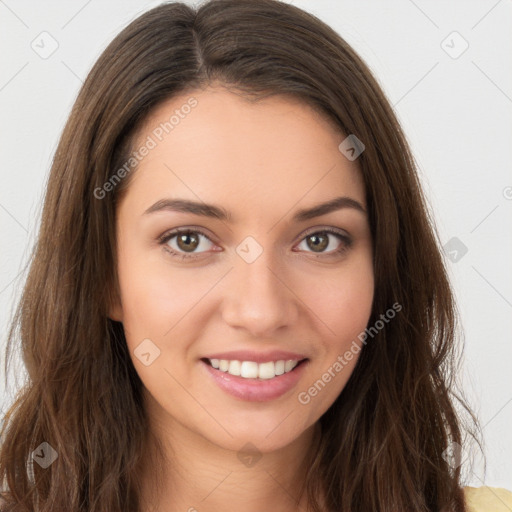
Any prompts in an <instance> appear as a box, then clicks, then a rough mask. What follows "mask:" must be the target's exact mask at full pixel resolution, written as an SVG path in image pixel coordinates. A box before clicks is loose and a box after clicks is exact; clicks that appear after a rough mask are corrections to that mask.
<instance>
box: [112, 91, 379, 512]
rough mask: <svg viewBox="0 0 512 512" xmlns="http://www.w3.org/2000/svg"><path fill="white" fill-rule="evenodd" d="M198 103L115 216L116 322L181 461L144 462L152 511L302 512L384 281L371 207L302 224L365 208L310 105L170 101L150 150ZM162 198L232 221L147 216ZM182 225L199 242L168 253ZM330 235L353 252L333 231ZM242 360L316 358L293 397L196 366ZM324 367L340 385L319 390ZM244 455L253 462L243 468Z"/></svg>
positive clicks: (171, 450)
mask: <svg viewBox="0 0 512 512" xmlns="http://www.w3.org/2000/svg"><path fill="white" fill-rule="evenodd" d="M191 96H193V97H194V98H195V99H196V100H197V106H195V107H194V108H193V109H191V111H190V112H189V113H188V114H187V115H186V116H184V117H183V118H180V121H179V124H177V125H176V126H174V128H173V130H172V131H170V132H169V133H168V134H165V136H164V137H163V138H162V140H161V141H157V142H158V143H157V144H156V147H154V148H152V149H151V150H150V151H149V153H148V154H147V156H145V157H144V159H143V160H142V161H141V162H140V163H139V166H138V168H137V170H136V171H134V175H133V178H134V179H133V181H132V182H131V183H130V186H129V188H128V190H127V193H126V196H125V197H124V198H123V200H122V201H121V203H120V204H119V206H118V212H117V213H118V215H117V221H116V222H117V244H118V272H119V283H120V290H121V296H120V301H119V303H118V304H117V305H115V306H114V307H113V308H112V310H111V311H110V317H111V318H113V319H115V320H118V321H120V322H122V323H123V325H124V329H125V333H126V339H127V344H128V348H129V350H130V354H131V357H132V360H133V363H134V366H135V368H136V370H137V372H138V374H139V376H140V378H141V380H142V382H143V384H144V388H145V404H146V411H147V414H148V417H149V420H150V424H151V433H152V434H153V435H154V436H155V437H156V438H158V439H159V440H160V441H161V442H162V444H163V446H164V450H165V457H166V460H168V461H170V463H167V464H165V465H164V466H162V467H154V466H152V464H151V463H150V462H149V451H148V454H147V457H146V458H147V460H148V462H147V464H146V465H145V469H144V471H142V472H141V482H142V483H143V489H144V493H143V498H144V500H145V503H146V504H145V505H144V506H145V508H144V511H145V512H149V511H153V512H175V511H183V512H184V511H189V512H193V511H194V510H197V511H198V512H203V511H217V510H219V511H220V510H222V511H224V512H230V511H240V510H244V511H245V512H256V511H258V512H259V511H261V510H280V511H285V512H286V511H290V512H291V511H296V510H297V505H296V504H295V502H294V500H295V499H296V498H297V497H298V496H299V493H300V488H301V485H300V483H301V479H302V477H303V475H304V472H305V470H306V469H307V468H306V467H305V464H304V456H305V454H306V452H307V450H308V448H309V447H310V446H311V443H312V441H313V438H314V434H315V429H316V426H317V422H318V419H319V418H320V416H321V415H322V414H323V413H324V412H325V411H326V410H327V409H328V408H329V407H330V406H331V405H332V403H333V402H334V400H335V399H336V397H337V396H338V395H339V393H340V392H341V391H342V389H343V388H344V386H345V384H346V382H347V380H348V378H349V377H350V374H351V373H352V370H353V368H354V366H355V364H356V361H357V359H358V355H359V353H354V355H353V357H352V358H351V360H349V361H345V364H344V365H343V368H342V369H341V370H340V371H337V372H336V373H335V374H334V376H333V373H332V367H333V363H335V362H336V361H337V360H338V356H340V355H343V354H344V353H346V351H347V350H349V349H351V347H354V346H355V345H354V344H353V342H354V340H355V341H357V336H358V335H359V334H360V333H361V332H362V331H364V329H365V327H366V326H367V323H368V320H369V317H370V312H371V305H372V300H373V288H374V276H373V269H372V241H371V234H370V227H369V223H368V219H367V215H366V212H365V211H361V210H359V209H358V208H355V207H351V206H346V207H343V208H340V209H337V210H335V211H331V212H330V213H326V214H324V215H321V216H318V217H314V218H311V219H309V220H302V221H295V220H293V216H294V214H295V213H296V212H297V211H298V210H301V209H304V208H311V207H312V206H315V205H318V204H320V203H325V202H328V201H330V200H332V199H334V198H336V197H340V196H345V197H348V198H351V199H352V200H353V201H357V202H358V203H359V204H360V205H361V206H362V208H363V210H366V204H365V190H364V185H363V181H362V178H361V175H360V171H359V168H358V165H357V160H356V161H353V162H352V161H350V160H348V159H347V158H345V156H344V155H343V154H342V153H341V152H340V151H339V149H338V145H339V144H340V143H341V142H342V141H343V139H344V138H345V137H346V135H344V134H342V133H340V132H339V131H338V130H336V129H335V127H334V126H333V125H332V123H330V122H329V121H328V120H326V119H325V118H324V117H323V116H321V115H319V114H318V113H316V112H315V111H313V110H312V109H311V108H310V107H308V106H307V105H305V104H303V103H301V102H298V101H296V100H293V99H289V98H286V97H283V96H275V97H273V98H268V99H265V100H263V101H260V102H258V103H253V104H251V103H249V102H247V101H246V100H244V99H243V98H242V97H240V96H238V95H235V94H233V93H230V92H228V91H227V90H225V89H223V88H222V87H220V86H219V87H210V88H208V89H205V90H201V91H194V92H192V93H188V94H183V95H181V96H177V97H174V98H172V99H171V100H169V101H167V102H166V103H164V104H162V105H160V106H159V107H158V108H157V109H156V110H154V111H153V112H152V113H151V114H150V116H149V118H148V119H147V121H146V123H145V124H144V126H143V127H142V128H141V129H140V130H139V133H138V138H137V142H136V144H135V147H137V148H138V147H140V146H141V145H143V144H144V141H147V137H148V136H152V137H153V138H154V139H155V137H154V135H152V133H154V132H153V130H154V129H155V128H156V127H158V126H159V124H160V123H161V122H164V121H167V120H169V118H170V116H171V115H172V114H173V112H174V111H175V110H176V109H179V108H180V107H181V106H182V105H183V104H184V103H186V102H187V100H188V99H189V98H190V97H191ZM155 140H156V139H155ZM165 198H172V199H176V198H182V199H189V200H192V201H198V202H200V203H203V202H204V203H208V204H210V203H213V204H215V205H218V206H221V207H222V208H224V209H225V210H227V211H229V212H230V213H231V216H232V220H231V221H229V220H220V219H216V218H210V217H203V216H200V215H197V214H192V213H184V212H176V211H170V210H165V209H164V210H159V211H155V212H152V213H144V212H145V211H146V210H147V209H148V208H150V207H151V206H152V205H153V204H155V203H156V202H157V201H159V200H161V199H165ZM175 228H190V229H191V230H192V231H193V230H195V229H198V230H200V232H199V233H198V232H197V231H196V232H195V234H192V236H193V237H195V238H193V239H192V240H190V239H189V240H188V244H189V245H186V243H179V242H178V239H179V237H178V236H174V238H171V239H169V240H168V241H166V242H164V243H162V244H159V238H161V236H162V235H164V234H166V233H168V232H169V231H171V230H173V229H175ZM328 228H333V229H335V230H336V229H337V230H339V232H340V233H342V234H343V235H344V236H348V237H349V240H350V241H351V242H347V241H346V239H344V238H338V236H337V235H336V234H331V233H327V234H326V233H325V231H324V232H323V233H324V234H322V230H325V229H328ZM202 233H204V235H205V236H203V234H202ZM246 237H252V239H250V243H251V244H253V245H250V246H244V244H242V247H245V248H249V250H250V251H255V250H256V248H258V247H259V248H260V249H261V251H262V252H261V254H260V255H259V256H258V257H257V258H256V259H255V260H254V261H252V262H251V263H248V262H247V260H246V259H244V258H243V257H242V256H241V255H240V254H243V253H241V252H240V253H238V252H237V247H239V246H240V244H241V243H242V242H244V240H245V239H246ZM318 237H321V238H318ZM254 241H255V242H254ZM191 242H194V243H195V245H194V244H193V243H191ZM245 242H247V241H246V240H245ZM166 248H167V249H169V250H171V251H175V252H176V253H179V254H186V255H189V256H191V257H190V258H188V259H185V260H182V259H180V258H179V256H176V255H174V256H173V255H172V254H171V253H170V252H168V251H167V250H166ZM338 249H340V251H338ZM194 256H196V258H195V259H194ZM145 339H149V340H151V343H152V344H154V346H156V347H158V350H159V351H160V354H159V356H158V357H157V358H156V359H154V361H152V362H151V364H149V365H147V366H146V365H145V364H143V363H142V362H141V360H140V359H139V357H137V356H136V355H135V353H134V351H135V350H136V349H137V347H138V346H139V345H140V344H141V342H142V341H143V340H145ZM360 345H361V344H360V343H359V346H360ZM152 346H153V345H151V347H152ZM151 350H153V349H151ZM233 350H251V351H256V352H268V351H271V350H286V351H291V352H294V353H299V354H302V355H304V356H305V357H306V358H307V361H306V363H305V366H304V368H303V369H302V373H301V377H300V379H299V380H298V382H297V383H296V384H295V385H294V387H293V388H292V389H290V390H288V391H287V392H285V393H284V394H283V395H281V396H279V397H278V398H275V399H271V400H266V401H254V400H244V399H240V398H236V397H233V396H231V395H230V394H228V393H226V392H225V391H224V390H223V389H221V388H220V387H219V386H218V385H217V384H216V382H215V381H214V380H213V379H212V377H211V375H210V371H209V370H207V369H206V363H205V362H203V361H202V360H201V359H202V358H204V357H205V356H206V355H208V354H211V353H215V352H226V351H233ZM353 352H355V350H353ZM329 368H331V377H332V378H331V379H330V380H329V382H328V383H327V384H326V385H325V386H324V387H323V388H322V389H321V390H320V391H318V392H317V393H316V394H315V393H308V390H309V389H310V388H311V386H312V385H313V384H314V383H315V382H317V381H318V380H319V379H322V375H323V374H324V373H325V372H327V371H328V370H329ZM300 393H302V395H300V396H302V401H301V400H299V394H300ZM307 397H309V401H307ZM247 443H251V445H252V446H254V447H255V448H256V449H257V453H258V454H259V455H260V457H259V458H258V460H257V461H256V462H254V461H255V460H256V459H254V460H251V461H249V460H247V459H246V458H244V457H242V456H239V455H240V450H241V448H242V447H243V446H245V445H246V444H247ZM157 477H158V479H159V480H160V482H161V489H160V491H158V492H157V489H156V478H157ZM300 508H301V509H302V510H304V511H305V510H306V508H307V500H306V496H305V495H303V496H302V499H301V501H300Z"/></svg>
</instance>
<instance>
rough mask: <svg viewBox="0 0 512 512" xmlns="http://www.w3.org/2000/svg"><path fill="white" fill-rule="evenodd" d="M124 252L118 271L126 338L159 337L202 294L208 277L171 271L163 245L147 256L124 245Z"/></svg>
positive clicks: (168, 329) (172, 326)
mask: <svg viewBox="0 0 512 512" xmlns="http://www.w3.org/2000/svg"><path fill="white" fill-rule="evenodd" d="M124 254H125V255H127V256H126V257H123V256H122V255H120V257H119V268H118V272H119V284H120V290H121V299H122V304H123V325H124V328H125V332H126V337H127V341H128V343H129V344H130V345H133V344H137V340H142V339H144V338H152V339H155V340H162V339H163V338H164V336H165V334H166V333H168V332H169V331H170V330H171V329H173V328H174V326H175V325H176V324H177V323H178V322H179V321H180V319H181V318H183V317H184V316H185V315H186V314H187V312H188V311H189V310H190V309H191V308H192V306H193V305H194V304H196V303H197V302H198V301H199V300H200V298H201V296H202V295H204V293H205V292H206V291H207V289H208V282H209V280H208V279H202V278H201V277H198V276H194V277H192V278H191V276H190V273H187V272H176V271H173V272H171V271H170V266H169V265H168V264H166V258H165V253H164V252H163V249H162V251H160V250H156V251H155V257H148V254H147V251H146V252H145V253H143V252H142V251H138V250H137V249H136V248H130V247H128V246H126V250H125V251H124ZM128 255H129V256H128ZM205 281H206V282H205ZM210 286H211V285H210ZM139 342H140V341H139Z"/></svg>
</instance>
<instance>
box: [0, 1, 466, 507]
mask: <svg viewBox="0 0 512 512" xmlns="http://www.w3.org/2000/svg"><path fill="white" fill-rule="evenodd" d="M214 82H216V83H221V84H223V85H225V86H226V87H228V88H229V89H230V90H232V91H233V92H236V93H237V94H242V95H243V96H244V97H247V98H248V99H252V100H257V99H259V98H264V97H266V96H270V95H276V94H282V95H289V96H293V97H296V98H299V99H300V100H301V101H303V102H307V103H308V104H309V105H311V106H313V107H314V108H315V109H316V110H317V111H318V112H320V113H322V114H324V115H325V117H326V118H327V119H329V120H331V121H332V122H333V123H334V124H335V125H336V126H337V127H339V128H340V129H341V130H342V132H343V133H345V134H346V135H349V134H355V135H356V136H357V138H358V139H359V140H361V141H362V142H363V143H364V145H365V150H364V152H363V153H362V154H361V155H360V156H359V158H358V163H359V165H360V168H361V173H362V176H363V178H364V183H365V187H366V196H367V197H366V199H367V205H368V213H369V220H370V226H371V233H372V237H373V245H374V273H375V296H374V303H373V312H372V316H371V318H370V324H371V325H373V324H374V323H375V322H376V321H378V320H379V315H380V314H382V312H383V311H386V310H387V309H388V308H389V307H390V305H391V304H393V303H399V304H400V305H401V306H402V312H401V314H399V315H397V316H396V317H395V318H394V320H393V321H392V322H389V323H387V324H386V325H385V328H383V329H381V330H380V331H379V332H378V334H377V335H376V336H375V338H374V339H373V340H372V341H371V342H369V343H367V344H366V345H365V347H364V348H363V350H362V352H361V355H360V358H359V360H358V362H357V365H356V367H355V369H354V372H353V374H352V376H351V378H350V380H349V382H348V383H347V385H346V387H345V388H344V390H343V391H342V392H341V393H340V395H339V396H338V398H337V399H336V401H335V402H334V404H333V405H332V406H331V407H330V408H329V410H328V411H327V412H326V413H325V414H324V415H323V416H322V417H321V418H320V420H319V424H320V427H321V438H320V441H319V446H318V449H317V450H316V451H315V453H314V457H313V459H312V460H311V461H310V464H309V471H308V475H307V480H306V488H307V493H308V498H309V501H310V503H311V505H312V510H314V511H316V512H318V511H320V510H322V509H321V505H320V496H324V497H325V503H324V505H325V507H326V508H327V509H328V510H333V511H334V510H344V511H345V512H350V511H352V512H360V511H365V512H366V511H369V510H372V511H383V512H384V511H386V512H391V511H393V512H396V511H397V510H414V511H418V512H419V511H425V512H426V511H431V512H433V511H435V512H439V510H441V509H446V510H453V511H456V512H462V511H463V510H464V503H463V494H462V491H461V481H460V480H461V473H460V467H459V466H458V465H457V464H449V460H448V458H447V457H445V456H444V454H445V450H446V449H447V447H449V444H450V443H457V444H459V445H461V444H462V443H463V439H462V438H463V431H462V427H461V426H462V415H461V413H460V412H457V409H456V405H457V404H456V402H455V401H454V400H453V396H455V395H453V393H452V390H453V389H454V388H453V387H452V386H453V382H452V379H453V376H454V375H455V370H456V364H455V363H456V355H457V354H456V346H455V344H454V343H455V341H456V334H457V311H456V306H455V304H454V299H453V295H452V291H451V288H450V284H449V281H448V278H447V273H446V269H445V267H444V262H443V258H442V255H441V252H440V248H439V245H440V244H439V240H438V237H437V234H436V229H435V226H434V223H433V221H432V218H431V215H430V213H429V208H428V205H427V203H426V201H425V198H424V196H423V194H422V191H421V188H420V183H419V180H418V177H417V174H416V170H415V163H414V160H413V157H412V155H411V152H410V150H409V148H408V145H407V142H406V139H405V136H404V134H403V133H402V131H401V128H400V126H399V123H398V121H397V119H396V117H395V114H394V113H393V110H392V108H391V107H390V105H389V103H388V101H387V99H386V98H385V96H384V94H383V92H382V91H381V89H380V87H379V85H378V84H377V82H376V80H375V79H374V77H373V76H372V74H371V72H370V70H369V69H368V67H367V66H366V65H365V64H364V63H363V62H362V60H361V59H360V58H359V57H358V55H357V54H356V53H355V52H354V50H353V49H352V48H351V47H350V46H349V45H348V44H347V43H346V42H345V41H344V40H343V39H342V38H341V37H340V36H339V35H338V34H337V33H336V32H335V31H333V30H332V29H331V28H330V27H329V26H327V25H326V24H325V23H323V22H322V21H320V20H319V19H317V18H316V17H314V16H312V15H311V14H308V13H306V12H304V11H302V10H301V9H299V8H297V7H295V6H292V5H289V4H286V3H281V2H279V1H276V0H250V1H244V0H213V1H209V2H206V3H204V4H203V5H201V6H200V7H199V8H198V9H193V8H191V7H190V6H187V5H185V4H182V3H166V4H162V5H160V6H158V7H156V8H154V9H152V10H150V11H148V12H146V13H145V14H143V15H142V16H140V17H139V18H137V19H135V20H134V21H133V22H131V23H130V24H129V25H128V26H127V27H126V28H125V29H124V30H123V31H122V32H121V33H120V34H119V35H118V36H117V37H116V38H115V39H114V40H113V41H112V42H111V43H110V45H109V46H108V47H107V48H106V50H105V51H104V52H103V54H102V55H101V57H100V58H99V59H98V61H97V62H96V64H95V65H94V67H93V68H92V70H91V72H90V73H89V75H88V77H87V79H86V81H85V83H84V85H83V87H82V89H81V90H80V93H79V95H78V97H77V99H76V102H75V104H74V106H73V109H72V112H71V115H70V117H69V120H68V122H67V124H66V126H65V129H64V132H63V134H62V137H61V140H60V142H59V145H58V148H57V150H56V154H55V157H54V160H53V163H52V168H51V174H50V178H49V182H48V186H47V191H46V197H45V201H44V209H43V213H42V222H41V226H40V231H39V235H38V240H37V244H36V246H35V249H34V252H33V255H32V259H31V262H30V271H29V274H28V278H27V280H26V284H25V288H24V291H23V295H22V298H21V300H20V303H19V305H18V308H17V310H16V314H15V317H14V319H13V323H12V325H11V328H10V331H9V340H8V349H7V354H9V347H10V346H11V344H12V343H15V340H17V339H19V340H20V341H21V350H22V354H23V361H24V364H25V366H26V368H27V371H28V380H27V383H26V384H25V386H24V387H23V389H22V390H21V391H20V392H19V394H18V397H17V400H16V401H15V403H14V404H12V406H11V408H10V409H9V411H8V413H7V415H6V418H5V424H4V426H3V429H2V446H1V452H0V479H1V480H0V481H1V482H3V485H4V486H5V485H6V487H5V490H6V491H8V492H5V495H4V497H5V499H6V504H7V505H6V506H7V507H9V506H12V508H7V510H16V511H35V510H38V511H46V512H47V511H51V510H53V511H55V510H59V511H66V512H79V511H93V510H94V511H97V512H126V511H134V512H135V511H138V510H139V508H140V501H139V496H140V493H141V489H140V487H139V485H138V475H139V469H140V462H141V455H142V453H143V452H144V450H145V447H146V446H147V444H146V443H147V440H148V435H149V434H148V423H147V418H146V415H145V411H144V407H143V400H142V382H141V380H140V378H139V377H138V375H137V372H136V371H135V368H134V366H133V364H132V361H131V359H130V355H129V353H128V350H127V346H126V340H125V337H124V332H123V326H122V324H120V323H118V322H115V321H112V320H110V319H109V318H108V317H107V313H106V312H107V310H108V305H109V304H112V303H113V302H114V301H115V300H116V298H117V297H118V293H119V289H118V283H117V275H116V244H115V240H116V237H115V212H116V203H117V201H118V200H119V197H120V194H121V193H122V192H123V190H126V187H127V186H128V184H129V182H130V178H131V176H132V175H133V173H131V174H130V175H129V176H128V177H127V178H126V179H124V180H122V181H121V182H120V183H119V184H118V185H116V186H115V187H112V188H113V189H112V190H107V191H106V192H105V190H106V189H105V188H104V184H105V183H107V182H110V183H112V179H113V176H114V174H115V173H116V172H117V171H118V169H119V168H120V167H121V166H123V164H124V163H125V162H126V161H127V160H128V158H129V155H130V154H131V151H132V150H133V149H134V148H133V141H134V135H135V134H136V130H137V128H138V127H140V126H141V123H143V121H144V119H145V118H146V117H147V115H148V113H149V112H151V111H152V109H154V108H155V107H156V106H157V105H159V104H160V103H161V102H163V101H165V100H168V99H170V98H171V97H173V96H174V95H176V94H178V93H182V92H184V91H194V90H197V89H198V88H202V87H205V86H207V85H209V84H212V83H214ZM135 172H136V171H135ZM99 190H102V192H101V197H99V196H100V194H99V193H98V191H99ZM7 364H8V357H7V358H6V368H7ZM6 374H7V371H6ZM452 395H453V396H452ZM457 397H458V395H457ZM457 400H458V401H460V404H462V408H461V411H463V412H464V413H466V412H467V413H468V415H469V417H470V418H471V419H472V420H475V419H474V416H473V415H472V413H471V412H470V410H469V409H468V408H467V407H466V405H465V402H464V401H463V400H462V399H460V398H457ZM457 403H459V402H457ZM41 443H48V444H49V445H50V446H51V447H53V448H54V449H55V451H56V452H57V453H58V457H57V459H56V460H55V462H53V464H52V465H51V466H50V467H48V468H46V469H43V468H42V467H40V466H39V464H34V463H33V460H32V457H31V454H32V452H33V451H34V450H35V449H36V448H39V447H40V446H41ZM113 448H114V449H113ZM445 459H446V460H445Z"/></svg>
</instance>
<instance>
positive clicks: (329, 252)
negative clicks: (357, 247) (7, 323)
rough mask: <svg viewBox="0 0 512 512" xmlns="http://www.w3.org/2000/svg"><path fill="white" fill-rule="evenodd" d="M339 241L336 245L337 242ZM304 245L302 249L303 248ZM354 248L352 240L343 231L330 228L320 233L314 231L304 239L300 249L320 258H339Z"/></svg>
mask: <svg viewBox="0 0 512 512" xmlns="http://www.w3.org/2000/svg"><path fill="white" fill-rule="evenodd" d="M336 239H337V240H338V242H339V243H338V244H336V242H335V240H336ZM301 245H302V247H301ZM304 245H305V247H304ZM351 246H352V239H351V238H350V237H349V236H348V235H346V234H345V233H344V232H342V231H338V230H334V229H333V228H328V229H324V230H320V231H312V232H310V233H308V234H306V236H305V237H304V238H303V239H302V241H301V243H300V244H299V246H298V247H299V249H302V250H304V251H305V252H309V253H316V254H317V255H318V256H325V257H329V256H337V255H339V254H340V253H343V252H345V251H347V250H348V249H349V248H350V247H351Z"/></svg>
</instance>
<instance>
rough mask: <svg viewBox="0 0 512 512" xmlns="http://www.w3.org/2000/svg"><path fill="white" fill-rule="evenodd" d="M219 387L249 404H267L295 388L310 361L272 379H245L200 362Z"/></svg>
mask: <svg viewBox="0 0 512 512" xmlns="http://www.w3.org/2000/svg"><path fill="white" fill-rule="evenodd" d="M200 363H201V365H202V366H203V367H205V368H206V370H207V371H208V373H209V374H210V375H211V376H212V377H213V379H214V381H215V382H216V383H217V385H218V386H219V387H220V388H221V389H222V390H224V391H225V392H226V393H228V394H230V395H232V396H234V397H235V398H238V399H240V400H245V401H249V402H267V401H269V400H275V399H276V398H279V397H280V396H282V395H284V394H285V393H286V392H287V391H290V390H291V389H293V388H294V387H295V385H296V384H297V382H298V381H299V379H300V378H301V376H302V373H303V372H304V368H305V366H306V364H307V363H308V360H306V361H303V362H302V363H301V364H298V365H297V366H296V367H295V368H294V369H293V370H292V371H290V372H288V373H283V375H278V376H276V377H273V378H272V379H244V378H243V377H237V376H235V375H231V374H229V373H227V372H223V371H221V370H217V369H216V368H213V366H211V365H209V364H208V363H205V362H204V361H200Z"/></svg>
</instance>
